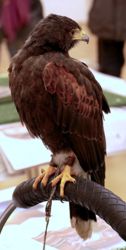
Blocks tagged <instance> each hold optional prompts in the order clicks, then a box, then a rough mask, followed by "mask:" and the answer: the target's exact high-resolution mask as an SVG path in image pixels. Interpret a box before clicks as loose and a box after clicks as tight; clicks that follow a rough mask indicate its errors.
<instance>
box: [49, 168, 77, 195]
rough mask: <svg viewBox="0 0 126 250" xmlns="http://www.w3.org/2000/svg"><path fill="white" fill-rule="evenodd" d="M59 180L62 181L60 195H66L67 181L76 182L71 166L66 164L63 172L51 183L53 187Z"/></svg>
mask: <svg viewBox="0 0 126 250" xmlns="http://www.w3.org/2000/svg"><path fill="white" fill-rule="evenodd" d="M59 181H61V182H60V196H61V197H64V187H65V184H66V182H68V181H69V182H73V183H75V182H76V180H75V178H73V177H72V176H71V166H69V165H66V166H64V169H63V170H62V172H61V174H59V175H58V176H57V177H55V178H54V179H53V180H52V181H51V183H52V187H54V186H55V185H56V184H57V183H58V182H59Z"/></svg>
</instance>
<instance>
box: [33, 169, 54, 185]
mask: <svg viewBox="0 0 126 250" xmlns="http://www.w3.org/2000/svg"><path fill="white" fill-rule="evenodd" d="M55 172H56V168H55V167H52V166H48V168H47V169H46V170H42V173H41V174H40V175H39V176H37V177H36V179H35V181H34V183H33V188H34V189H37V186H38V184H39V182H40V181H41V183H42V185H43V186H44V187H45V186H46V184H47V182H48V179H49V177H50V176H51V175H53V174H54V173H55Z"/></svg>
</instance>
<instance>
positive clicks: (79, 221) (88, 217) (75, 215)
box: [70, 203, 96, 240]
mask: <svg viewBox="0 0 126 250" xmlns="http://www.w3.org/2000/svg"><path fill="white" fill-rule="evenodd" d="M70 218H71V225H72V227H74V228H75V229H76V231H77V233H78V234H79V236H80V237H81V238H83V239H84V240H86V239H87V238H90V237H91V234H92V221H96V215H95V214H94V213H93V212H92V211H90V210H88V209H87V208H85V207H82V206H80V205H76V204H73V203H70Z"/></svg>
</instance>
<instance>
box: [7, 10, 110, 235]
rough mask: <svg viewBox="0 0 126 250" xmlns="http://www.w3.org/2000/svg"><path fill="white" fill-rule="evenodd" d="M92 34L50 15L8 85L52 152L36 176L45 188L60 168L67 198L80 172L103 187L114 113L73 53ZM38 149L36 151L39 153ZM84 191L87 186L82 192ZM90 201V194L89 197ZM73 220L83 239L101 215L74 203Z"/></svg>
mask: <svg viewBox="0 0 126 250" xmlns="http://www.w3.org/2000/svg"><path fill="white" fill-rule="evenodd" d="M79 41H86V42H88V36H87V35H86V34H85V33H84V31H83V30H82V28H81V27H80V26H79V25H78V23H77V22H75V21H74V20H72V19H70V18H68V17H65V16H60V15H55V14H50V15H49V16H47V17H46V18H45V19H43V20H42V21H40V22H39V23H38V24H37V26H36V27H35V28H34V29H33V31H32V32H31V34H30V36H29V38H28V39H27V40H26V42H25V43H24V45H23V47H22V48H21V49H20V50H19V51H18V53H17V54H16V55H15V56H14V57H13V58H12V62H11V64H10V67H9V85H10V89H11V93H12V98H13V101H14V103H15V105H16V108H17V111H18V113H19V116H20V119H21V122H22V123H23V124H25V125H26V127H27V129H28V131H29V133H30V134H31V135H32V136H34V137H39V138H41V140H42V141H43V143H44V144H45V146H46V147H48V148H49V149H50V150H51V152H52V157H51V160H50V163H49V166H48V168H47V169H46V170H45V171H44V172H42V174H41V175H40V176H38V177H37V178H36V179H35V182H34V185H33V187H34V188H36V187H37V185H38V183H39V182H40V181H41V182H42V184H43V186H46V184H47V182H48V179H49V177H50V176H51V175H53V174H54V173H55V172H56V170H57V168H59V169H60V173H59V175H58V176H57V177H55V178H54V179H53V180H52V182H51V183H52V186H55V185H56V184H57V183H58V182H60V195H61V197H63V196H64V186H65V184H66V182H73V183H75V181H76V176H82V177H83V178H88V179H91V180H93V181H95V182H97V183H99V184H101V185H104V179H105V154H106V143H105V135H104V128H103V111H104V112H105V113H108V112H109V111H110V109H109V106H108V103H107V101H106V98H105V96H104V94H103V91H102V88H101V86H100V85H99V83H98V82H97V81H96V79H95V77H94V76H93V74H92V73H91V71H90V70H89V68H88V66H87V65H86V64H84V63H82V62H80V61H78V60H76V59H74V58H72V57H70V55H69V50H70V49H71V48H72V47H74V46H75V45H76V44H77V43H78V42H79ZM34 153H35V152H34ZM82 192H83V190H82ZM89 199H90V197H89ZM70 217H71V224H72V226H73V227H75V228H76V231H77V232H78V234H79V235H80V237H82V238H83V239H87V238H88V237H90V236H91V232H92V221H93V220H94V221H96V215H95V214H94V213H93V212H92V211H89V210H88V209H87V208H84V207H81V206H80V205H77V204H73V203H71V202H70Z"/></svg>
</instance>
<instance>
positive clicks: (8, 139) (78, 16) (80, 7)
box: [0, 0, 126, 200]
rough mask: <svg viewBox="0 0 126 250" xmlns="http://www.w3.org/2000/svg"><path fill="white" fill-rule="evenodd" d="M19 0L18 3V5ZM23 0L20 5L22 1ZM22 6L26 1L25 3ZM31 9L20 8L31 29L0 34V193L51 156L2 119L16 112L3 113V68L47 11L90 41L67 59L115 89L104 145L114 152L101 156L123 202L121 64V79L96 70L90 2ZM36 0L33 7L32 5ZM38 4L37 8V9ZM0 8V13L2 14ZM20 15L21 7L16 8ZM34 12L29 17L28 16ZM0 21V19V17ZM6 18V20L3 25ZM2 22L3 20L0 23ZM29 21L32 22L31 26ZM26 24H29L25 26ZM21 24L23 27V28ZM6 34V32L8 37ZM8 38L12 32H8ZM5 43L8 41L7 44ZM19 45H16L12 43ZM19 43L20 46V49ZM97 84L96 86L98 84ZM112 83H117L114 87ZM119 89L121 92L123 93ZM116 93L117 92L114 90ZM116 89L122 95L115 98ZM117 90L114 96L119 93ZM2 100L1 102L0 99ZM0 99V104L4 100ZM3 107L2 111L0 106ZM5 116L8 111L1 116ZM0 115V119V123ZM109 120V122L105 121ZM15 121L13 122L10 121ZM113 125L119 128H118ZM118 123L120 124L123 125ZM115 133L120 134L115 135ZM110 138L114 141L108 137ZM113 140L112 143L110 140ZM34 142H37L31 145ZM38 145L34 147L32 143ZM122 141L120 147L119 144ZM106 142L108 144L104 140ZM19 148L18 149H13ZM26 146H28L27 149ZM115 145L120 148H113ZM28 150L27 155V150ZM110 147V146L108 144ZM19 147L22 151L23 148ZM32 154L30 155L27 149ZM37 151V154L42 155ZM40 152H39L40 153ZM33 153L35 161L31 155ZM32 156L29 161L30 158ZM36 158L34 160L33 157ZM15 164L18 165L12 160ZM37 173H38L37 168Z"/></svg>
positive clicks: (125, 69)
mask: <svg viewBox="0 0 126 250" xmlns="http://www.w3.org/2000/svg"><path fill="white" fill-rule="evenodd" d="M3 2H6V6H5V13H8V9H7V5H8V3H9V2H10V1H9V0H7V1H6V0H5V1H3ZM19 2H20V1H19ZM22 2H23V1H22ZM26 2H27V1H26ZM31 2H32V8H31V10H29V9H27V8H28V7H27V6H25V7H24V8H26V9H25V11H26V12H27V13H29V14H30V11H32V14H30V15H31V16H30V18H32V22H30V27H25V25H24V26H23V28H22V30H21V32H20V31H18V36H17V34H14V36H15V37H14V40H13V39H12V40H11V38H9V37H7V36H4V35H3V34H2V32H1V34H0V42H1V43H0V86H1V88H0V91H1V100H2V101H1V102H0V106H1V109H0V112H1V125H0V150H1V151H0V190H4V189H5V190H7V189H8V188H11V187H14V186H15V185H17V184H18V183H20V182H21V181H23V180H25V179H27V178H29V177H32V176H35V175H36V174H37V171H38V169H40V168H41V166H42V165H44V166H46V163H47V161H48V159H49V155H50V152H47V156H44V155H45V149H44V148H42V150H43V151H41V146H40V144H39V143H40V142H39V141H36V140H34V141H33V140H32V139H31V138H30V137H29V135H28V134H27V131H26V130H25V129H24V128H22V127H21V125H20V123H19V122H18V118H16V119H15V118H14V120H13V119H12V120H11V119H10V120H8V119H7V118H8V117H9V115H10V113H12V112H15V111H14V110H13V108H11V106H9V111H6V109H4V108H5V106H6V105H7V104H8V103H9V101H8V100H10V99H6V98H8V95H9V94H8V79H7V70H8V66H9V63H10V60H11V56H12V55H13V54H14V53H15V49H17V48H18V49H19V48H20V46H21V44H22V42H23V40H24V39H26V37H27V36H28V33H29V32H30V30H31V28H32V27H34V25H35V23H36V22H38V21H39V20H40V19H41V18H43V17H45V16H47V15H48V14H49V13H56V14H61V15H66V16H68V17H71V18H73V19H74V20H76V21H77V22H78V23H79V24H80V25H81V26H82V27H83V28H84V29H85V31H86V32H87V34H89V37H90V42H89V44H88V45H86V44H85V45H84V44H83V43H80V44H79V45H77V46H76V48H74V49H72V50H71V51H70V54H71V56H72V57H75V58H77V59H79V60H83V61H84V62H85V63H87V64H88V66H89V67H90V68H91V69H93V70H94V71H93V72H94V74H96V77H98V80H99V79H100V80H101V82H102V83H103V85H104V87H105V85H106V86H108V85H109V86H110V87H111V86H114V87H113V89H114V90H111V92H114V93H115V92H116V97H115V96H114V97H113V98H115V99H113V100H114V102H116V101H117V102H118V103H119V106H117V103H116V105H115V106H116V108H113V107H114V104H112V109H114V111H113V112H112V117H114V118H113V119H114V120H112V118H111V117H110V116H111V115H109V117H110V120H112V121H111V122H112V123H110V122H108V126H106V127H107V128H106V129H107V134H108V133H109V136H107V138H108V137H109V140H108V141H109V142H110V144H111V143H112V142H113V144H114V145H116V149H115V151H114V149H112V150H111V149H110V152H108V155H107V157H106V163H107V171H106V187H108V188H109V189H110V190H112V191H113V192H114V193H116V194H117V195H119V196H120V197H122V198H123V199H125V200H126V193H125V183H126V177H125V176H126V175H125V173H126V167H125V162H126V139H125V137H126V136H125V131H124V130H125V129H124V130H122V126H123V127H125V117H126V110H125V106H126V98H125V97H126V95H125V93H126V91H125V79H126V65H125V63H124V65H123V66H122V70H121V74H120V76H119V77H118V78H117V77H113V76H107V75H104V74H101V73H98V71H99V62H98V48H97V36H96V35H95V34H93V33H92V32H91V29H89V26H88V19H89V12H90V9H91V7H92V4H93V0H90V1H89V0H77V1H76V0H74V1H73V0H69V1H68V0H64V1H59V0H51V1H50V0H42V1H41V8H40V2H39V1H36V0H34V1H33V0H32V1H31ZM35 2H36V3H35ZM37 2H38V7H37ZM1 6H2V5H0V8H1V9H2V7H1ZM1 9H0V10H1ZM20 10H21V11H22V12H25V11H23V5H22V6H21V9H20ZM33 13H34V14H33ZM1 20H2V19H1ZM8 20H9V19H7V23H8V22H9V21H8ZM1 23H2V22H1ZM1 23H0V25H1ZM31 23H32V24H31ZM7 25H8V26H7V27H5V28H7V30H6V31H7V32H8V31H10V29H11V28H10V26H9V24H7ZM27 25H29V24H27ZM27 25H26V26H27ZM7 34H8V33H7ZM9 35H10V36H11V34H9ZM9 39H10V40H9ZM16 39H17V40H18V41H17V40H16ZM19 44H20V46H19ZM123 51H124V55H126V48H125V45H124V49H123ZM101 82H100V83H101ZM114 82H115V83H116V84H115V85H114ZM123 87H124V91H123ZM116 89H117V91H115V90H116ZM120 89H122V92H123V93H121V94H120ZM118 91H119V93H118ZM121 97H122V100H123V101H122V106H121V105H120V98H121ZM2 98H4V99H2ZM3 100H4V101H3ZM3 103H4V107H3V106H2V105H3ZM6 112H8V113H6ZM2 117H4V118H3V119H2ZM107 119H109V118H107ZM14 121H15V122H14ZM117 123H118V124H117ZM122 124H123V125H122ZM114 128H118V129H117V130H116V131H115V134H114V135H111V132H112V131H113V129H114ZM120 131H121V132H122V133H121V134H120ZM113 136H114V137H113ZM113 138H115V141H114V139H113ZM35 141H36V142H35ZM35 143H37V144H35ZM121 143H123V146H122V145H121ZM107 144H108V142H107ZM18 145H19V148H18ZM28 145H29V146H28ZM118 145H119V148H118ZM28 147H29V152H27V149H28ZM36 147H37V148H38V150H37V151H38V152H39V153H37V155H36V150H35V149H36ZM112 147H113V145H112ZM23 149H24V150H23ZM30 150H31V151H30ZM41 152H42V153H41ZM43 152H44V153H43ZM33 154H34V155H36V158H34V157H33V156H32V155H33ZM27 157H29V162H26V161H27V160H26V158H27ZM32 157H33V158H32ZM37 157H38V158H37ZM17 158H18V160H20V162H17ZM36 169H37V170H36Z"/></svg>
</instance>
